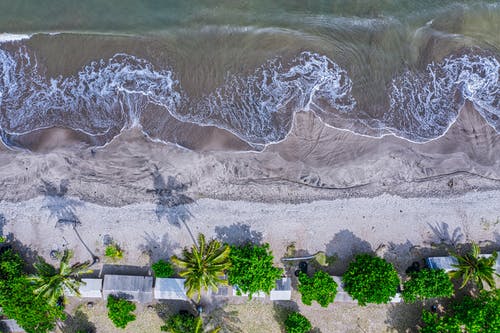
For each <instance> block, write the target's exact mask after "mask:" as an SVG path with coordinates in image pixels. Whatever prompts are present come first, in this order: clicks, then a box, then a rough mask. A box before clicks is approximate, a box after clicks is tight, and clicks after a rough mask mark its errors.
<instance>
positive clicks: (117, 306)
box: [106, 295, 135, 328]
mask: <svg viewBox="0 0 500 333" xmlns="http://www.w3.org/2000/svg"><path fill="white" fill-rule="evenodd" d="M106 307H107V308H108V317H109V319H111V321H112V322H113V324H114V325H115V326H116V327H118V328H125V327H126V326H127V324H128V323H129V322H131V321H134V320H135V315H134V314H132V313H131V312H132V311H134V310H135V304H134V303H132V302H130V301H127V300H126V299H123V298H119V297H116V296H113V295H109V296H108V304H107V305H106Z"/></svg>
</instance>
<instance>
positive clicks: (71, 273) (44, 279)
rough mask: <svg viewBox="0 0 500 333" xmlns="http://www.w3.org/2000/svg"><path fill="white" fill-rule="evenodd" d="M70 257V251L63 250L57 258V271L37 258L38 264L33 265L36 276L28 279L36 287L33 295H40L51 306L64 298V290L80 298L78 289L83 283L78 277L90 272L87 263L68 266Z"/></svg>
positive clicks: (88, 263) (71, 254)
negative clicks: (58, 260)
mask: <svg viewBox="0 0 500 333" xmlns="http://www.w3.org/2000/svg"><path fill="white" fill-rule="evenodd" d="M72 257H73V252H72V251H70V250H64V252H63V253H62V255H61V256H60V257H59V259H60V263H59V269H56V268H55V267H54V266H52V265H51V264H49V263H47V262H46V261H45V260H44V259H43V258H41V257H39V258H38V262H37V263H35V265H34V266H35V269H36V271H37V274H36V275H32V276H31V277H30V278H29V279H30V280H31V281H33V282H35V285H36V286H37V288H36V289H35V294H37V295H42V296H43V297H44V298H46V299H47V300H48V302H49V304H51V305H54V304H56V302H57V300H58V299H59V298H60V297H64V292H65V288H66V289H67V290H69V291H71V292H72V293H73V294H75V295H77V296H80V291H79V288H80V285H81V284H82V283H83V282H81V281H80V280H79V276H80V275H82V274H86V273H92V270H90V269H89V266H90V262H89V261H86V262H83V263H76V264H73V265H70V264H69V261H70V260H71V258H72Z"/></svg>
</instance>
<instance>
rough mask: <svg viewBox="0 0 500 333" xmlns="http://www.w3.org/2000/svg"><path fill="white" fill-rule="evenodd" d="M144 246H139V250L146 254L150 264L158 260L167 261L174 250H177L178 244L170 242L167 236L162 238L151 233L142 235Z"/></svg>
mask: <svg viewBox="0 0 500 333" xmlns="http://www.w3.org/2000/svg"><path fill="white" fill-rule="evenodd" d="M143 238H144V241H145V243H144V244H141V245H139V250H141V251H142V252H143V253H145V254H147V255H148V256H149V258H150V264H153V263H155V262H157V261H158V260H160V259H164V260H168V259H169V258H170V256H171V255H172V254H173V252H174V250H175V249H177V248H179V247H180V245H179V243H177V242H175V241H172V240H171V239H170V238H169V236H168V234H164V235H163V236H162V237H160V236H157V235H155V234H153V233H147V232H146V233H144V236H143Z"/></svg>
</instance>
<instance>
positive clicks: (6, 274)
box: [0, 249, 65, 333]
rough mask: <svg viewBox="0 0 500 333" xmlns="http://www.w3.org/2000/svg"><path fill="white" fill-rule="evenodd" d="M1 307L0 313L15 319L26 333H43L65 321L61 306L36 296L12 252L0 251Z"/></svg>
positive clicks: (19, 261)
mask: <svg viewBox="0 0 500 333" xmlns="http://www.w3.org/2000/svg"><path fill="white" fill-rule="evenodd" d="M0 251H1V252H0V306H1V307H2V314H3V315H5V316H7V317H8V318H10V319H14V320H16V322H17V323H18V325H19V326H21V327H22V328H23V329H24V330H25V331H26V332H28V333H44V332H49V331H52V330H53V329H54V328H55V323H56V321H57V320H64V318H65V314H64V311H63V309H62V307H58V306H51V305H49V303H48V302H47V300H46V299H45V298H43V297H38V296H37V295H35V293H34V291H35V289H36V287H35V286H34V285H33V283H32V282H31V281H29V280H28V278H27V276H26V273H25V272H24V271H23V267H24V265H25V263H24V261H23V260H22V259H21V257H20V256H19V255H18V254H17V253H16V252H15V251H14V250H12V249H7V250H5V249H3V250H0Z"/></svg>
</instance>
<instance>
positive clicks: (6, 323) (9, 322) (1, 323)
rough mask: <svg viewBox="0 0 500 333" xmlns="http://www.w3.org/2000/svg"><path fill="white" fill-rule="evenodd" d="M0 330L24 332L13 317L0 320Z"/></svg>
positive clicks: (12, 332) (13, 332)
mask: <svg viewBox="0 0 500 333" xmlns="http://www.w3.org/2000/svg"><path fill="white" fill-rule="evenodd" d="M0 332H6V333H26V331H25V330H23V329H22V328H21V326H19V325H18V324H17V322H16V321H15V320H14V319H4V320H0Z"/></svg>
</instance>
